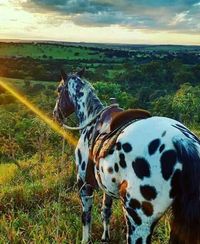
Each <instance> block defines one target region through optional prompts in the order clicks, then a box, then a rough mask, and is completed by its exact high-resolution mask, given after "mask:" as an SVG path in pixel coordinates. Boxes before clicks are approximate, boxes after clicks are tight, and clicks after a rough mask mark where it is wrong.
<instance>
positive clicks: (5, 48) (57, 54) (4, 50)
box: [0, 43, 103, 60]
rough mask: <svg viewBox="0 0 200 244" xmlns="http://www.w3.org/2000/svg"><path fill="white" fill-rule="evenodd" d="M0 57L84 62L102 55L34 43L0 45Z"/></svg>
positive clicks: (84, 50)
mask: <svg viewBox="0 0 200 244" xmlns="http://www.w3.org/2000/svg"><path fill="white" fill-rule="evenodd" d="M0 57H32V58H34V59H50V58H54V59H67V60H84V59H98V60H101V59H102V58H103V54H100V55H99V53H96V52H94V51H92V50H89V49H85V48H81V47H70V46H62V45H50V44H49V45H48V44H34V43H14V44H13V43H0Z"/></svg>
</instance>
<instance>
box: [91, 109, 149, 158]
mask: <svg viewBox="0 0 200 244" xmlns="http://www.w3.org/2000/svg"><path fill="white" fill-rule="evenodd" d="M149 117H151V114H150V112H148V111H146V110H143V109H128V110H125V111H124V110H123V109H121V108H119V106H118V105H116V106H112V107H111V108H109V109H107V110H106V111H104V112H103V113H102V114H101V117H100V119H99V121H98V122H97V125H96V129H95V134H94V136H93V140H92V145H91V154H92V156H93V158H94V161H95V162H97V161H99V159H100V158H102V157H105V156H106V155H107V154H108V153H109V151H110V150H111V149H112V148H113V146H114V145H115V142H116V140H117V137H118V136H119V134H120V133H121V132H122V130H123V129H125V128H126V127H127V126H128V125H129V124H131V123H133V122H134V121H136V120H139V119H145V118H149Z"/></svg>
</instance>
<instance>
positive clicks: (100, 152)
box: [92, 120, 136, 166]
mask: <svg viewBox="0 0 200 244" xmlns="http://www.w3.org/2000/svg"><path fill="white" fill-rule="evenodd" d="M134 121H136V120H134ZM134 121H129V122H128V123H126V124H125V125H123V126H121V127H120V128H117V129H116V130H114V131H112V132H110V133H108V134H102V135H100V136H99V137H98V138H97V139H96V141H95V143H94V146H93V148H92V156H93V159H94V162H95V163H96V164H97V166H98V164H99V159H100V158H105V157H106V156H107V155H108V154H109V152H110V151H111V150H112V149H113V147H114V145H115V143H116V140H117V138H118V136H119V135H120V133H121V132H122V131H123V130H124V129H125V128H126V127H127V126H128V125H129V124H131V123H133V122H134Z"/></svg>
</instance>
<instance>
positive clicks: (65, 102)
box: [53, 69, 84, 123]
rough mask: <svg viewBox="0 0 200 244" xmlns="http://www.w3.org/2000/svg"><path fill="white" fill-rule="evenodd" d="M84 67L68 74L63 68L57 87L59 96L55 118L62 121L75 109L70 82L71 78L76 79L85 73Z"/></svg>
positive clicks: (54, 113) (54, 112) (54, 111)
mask: <svg viewBox="0 0 200 244" xmlns="http://www.w3.org/2000/svg"><path fill="white" fill-rule="evenodd" d="M83 72H84V69H83V70H80V71H79V72H77V73H73V74H70V75H67V74H66V73H65V72H64V71H63V70H62V71H61V81H60V84H59V86H58V88H57V91H58V98H57V101H56V105H55V108H54V110H53V116H54V118H55V119H56V120H57V121H58V122H60V123H62V122H63V120H64V119H65V118H67V117H68V116H69V115H71V114H72V113H73V112H74V110H75V107H74V103H73V101H72V98H71V97H70V93H69V86H68V84H69V82H70V80H71V79H76V77H81V76H82V75H83Z"/></svg>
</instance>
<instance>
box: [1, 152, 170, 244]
mask: <svg viewBox="0 0 200 244" xmlns="http://www.w3.org/2000/svg"><path fill="white" fill-rule="evenodd" d="M20 166H21V169H16V170H15V171H14V172H13V171H12V172H11V177H10V178H9V177H8V178H7V180H5V179H4V185H1V192H0V211H1V215H0V243H67V244H74V243H80V240H81V234H82V233H81V232H82V225H81V217H80V216H81V205H80V200H79V197H78V189H77V187H76V184H75V182H76V174H75V169H74V162H73V159H71V158H69V159H68V160H67V162H66V163H62V162H61V158H58V159H57V160H55V158H53V157H46V159H45V163H43V164H41V163H39V162H38V160H37V157H33V158H32V159H29V160H28V161H21V162H20ZM13 167H14V168H15V166H13V165H12V164H11V165H9V164H8V165H4V166H1V167H0V174H1V175H2V174H4V172H5V170H6V169H10V168H13ZM8 174H9V173H8ZM101 199H102V193H101V191H98V192H96V194H95V201H94V208H93V231H92V239H93V241H94V243H100V239H101V234H102V231H103V227H102V221H101V216H100V210H101ZM125 232H126V228H125V221H124V218H123V214H122V209H121V203H120V201H114V206H113V215H112V218H111V235H112V243H125ZM168 237H169V216H168V215H166V216H165V217H164V218H163V219H162V220H161V221H160V224H159V227H158V228H157V230H156V232H155V235H154V242H153V243H154V244H157V243H162V244H165V243H167V240H168Z"/></svg>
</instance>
